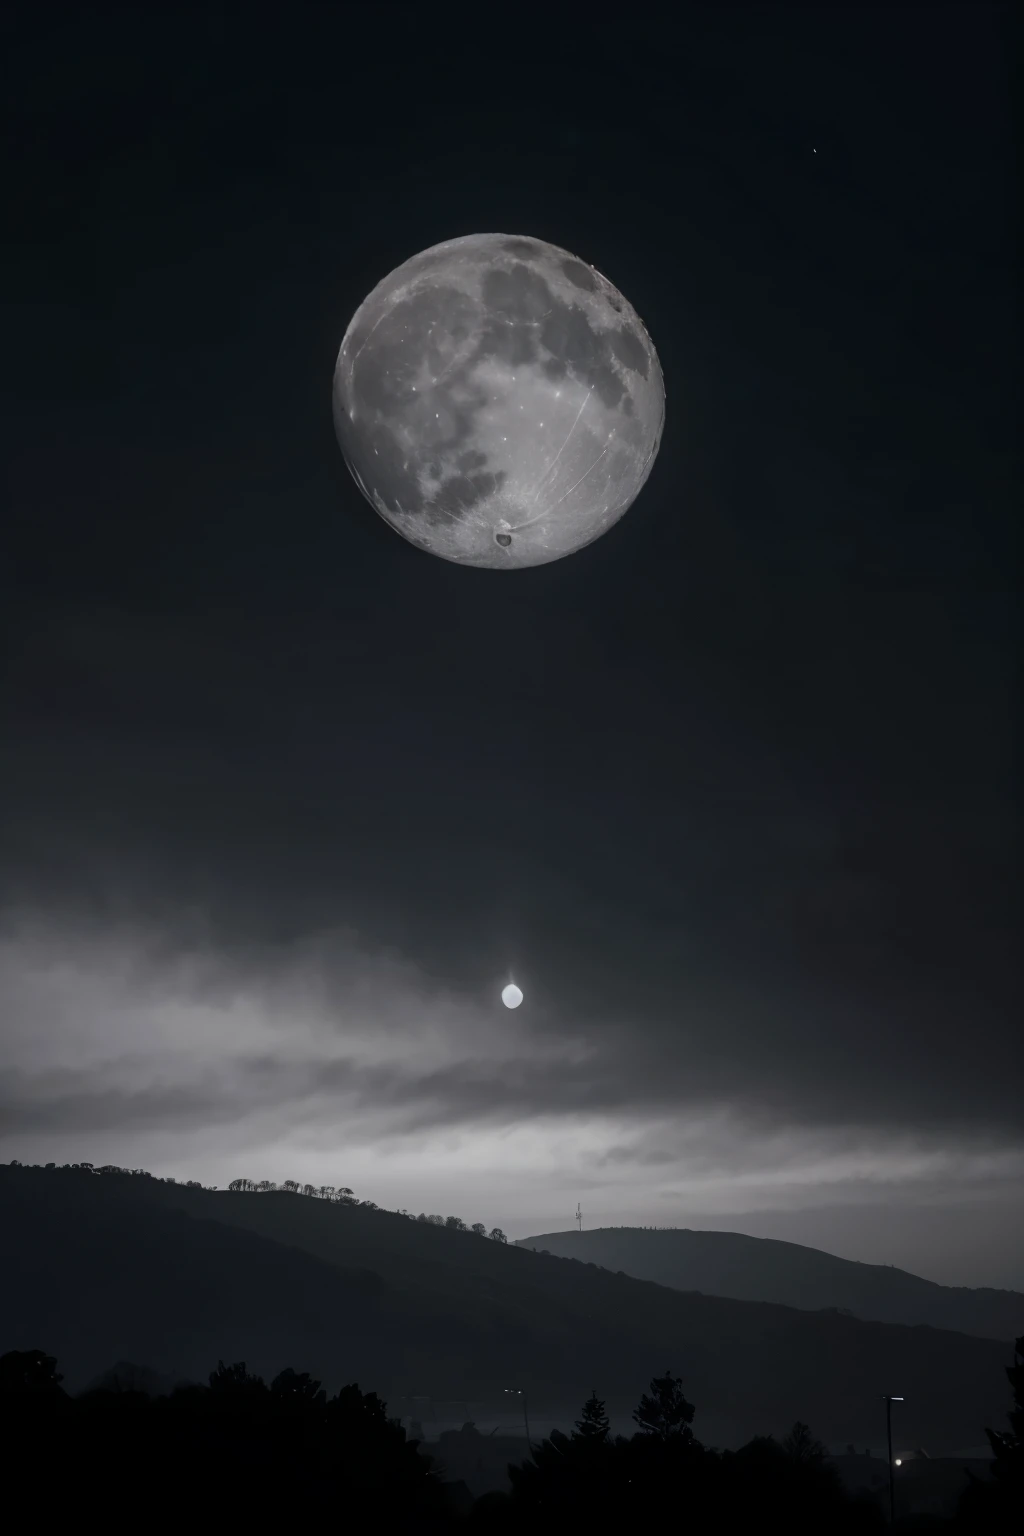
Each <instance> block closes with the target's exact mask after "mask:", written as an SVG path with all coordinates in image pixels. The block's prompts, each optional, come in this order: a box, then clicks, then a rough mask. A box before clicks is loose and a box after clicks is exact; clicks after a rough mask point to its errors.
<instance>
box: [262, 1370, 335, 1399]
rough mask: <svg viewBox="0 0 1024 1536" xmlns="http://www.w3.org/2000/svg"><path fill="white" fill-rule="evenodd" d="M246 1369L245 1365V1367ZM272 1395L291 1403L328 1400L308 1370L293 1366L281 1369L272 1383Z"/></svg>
mask: <svg viewBox="0 0 1024 1536" xmlns="http://www.w3.org/2000/svg"><path fill="white" fill-rule="evenodd" d="M243 1369H244V1367H243ZM270 1391H271V1395H272V1396H273V1397H275V1398H277V1399H279V1400H280V1401H284V1402H287V1403H289V1404H290V1405H291V1404H296V1403H298V1404H316V1405H317V1406H323V1404H325V1403H326V1402H327V1393H326V1392H325V1391H324V1389H323V1388H322V1387H321V1385H320V1383H319V1382H318V1381H314V1379H313V1377H312V1376H310V1374H309V1372H308V1371H294V1370H292V1368H291V1366H288V1367H287V1369H285V1370H283V1371H280V1372H279V1373H278V1375H276V1376H275V1377H274V1379H273V1381H272V1382H271V1383H270Z"/></svg>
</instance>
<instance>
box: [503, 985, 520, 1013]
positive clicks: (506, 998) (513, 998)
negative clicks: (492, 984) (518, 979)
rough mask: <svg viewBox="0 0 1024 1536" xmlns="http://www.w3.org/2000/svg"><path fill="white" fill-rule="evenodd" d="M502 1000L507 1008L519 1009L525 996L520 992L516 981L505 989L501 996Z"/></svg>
mask: <svg viewBox="0 0 1024 1536" xmlns="http://www.w3.org/2000/svg"><path fill="white" fill-rule="evenodd" d="M501 1000H502V1002H503V1003H504V1004H505V1007H506V1008H518V1007H519V1004H520V1003H521V1002H522V1000H523V994H522V993H521V992H520V990H519V988H518V987H517V986H516V984H515V982H514V981H510V982H509V984H508V986H507V987H506V988H505V989H504V991H503V992H502V994H501Z"/></svg>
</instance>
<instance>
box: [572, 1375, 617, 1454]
mask: <svg viewBox="0 0 1024 1536" xmlns="http://www.w3.org/2000/svg"><path fill="white" fill-rule="evenodd" d="M610 1433H611V1425H610V1424H609V1422H608V1415H607V1413H605V1409H604V1403H603V1402H601V1400H600V1398H599V1397H598V1395H597V1388H596V1387H594V1388H592V1389H591V1393H590V1396H589V1397H588V1398H587V1400H586V1402H585V1403H584V1404H583V1417H582V1418H580V1419H577V1420H576V1428H575V1430H574V1431H573V1434H572V1438H573V1439H574V1440H586V1441H589V1442H590V1443H591V1444H593V1445H604V1444H605V1442H606V1441H607V1439H608V1436H609V1434H610Z"/></svg>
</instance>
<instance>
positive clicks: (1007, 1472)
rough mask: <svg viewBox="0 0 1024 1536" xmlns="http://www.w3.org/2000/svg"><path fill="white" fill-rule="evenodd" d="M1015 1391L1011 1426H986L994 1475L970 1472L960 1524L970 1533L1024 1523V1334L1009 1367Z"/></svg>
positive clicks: (1012, 1526)
mask: <svg viewBox="0 0 1024 1536" xmlns="http://www.w3.org/2000/svg"><path fill="white" fill-rule="evenodd" d="M1006 1377H1007V1380H1008V1381H1009V1383H1010V1386H1011V1388H1012V1390H1013V1407H1012V1408H1011V1409H1010V1412H1009V1420H1010V1427H1009V1429H1008V1430H1005V1429H986V1430H985V1434H986V1436H987V1437H988V1442H989V1445H991V1447H992V1456H993V1461H992V1477H991V1479H990V1480H988V1481H986V1482H981V1481H980V1480H979V1479H978V1478H977V1477H975V1476H974V1474H973V1473H969V1474H968V1476H969V1483H968V1487H967V1488H966V1489H965V1491H964V1494H963V1497H962V1498H961V1500H960V1504H959V1507H958V1509H957V1524H958V1525H959V1526H960V1528H961V1529H962V1530H966V1531H970V1532H975V1531H977V1532H979V1533H980V1532H989V1531H991V1532H993V1533H994V1532H1003V1531H1006V1532H1009V1531H1016V1530H1019V1529H1020V1528H1021V1526H1022V1525H1024V1336H1022V1337H1021V1338H1019V1339H1017V1340H1015V1342H1014V1346H1013V1361H1012V1363H1011V1364H1010V1365H1008V1366H1007V1367H1006Z"/></svg>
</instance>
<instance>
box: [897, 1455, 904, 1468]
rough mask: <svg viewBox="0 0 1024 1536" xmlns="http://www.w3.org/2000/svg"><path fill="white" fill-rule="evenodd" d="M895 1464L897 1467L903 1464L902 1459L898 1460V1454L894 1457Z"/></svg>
mask: <svg viewBox="0 0 1024 1536" xmlns="http://www.w3.org/2000/svg"><path fill="white" fill-rule="evenodd" d="M896 1465H897V1466H898V1467H902V1465H903V1463H902V1461H901V1460H900V1458H899V1457H898V1456H897V1457H896Z"/></svg>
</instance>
